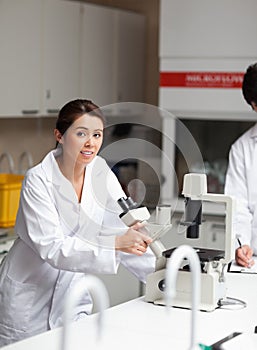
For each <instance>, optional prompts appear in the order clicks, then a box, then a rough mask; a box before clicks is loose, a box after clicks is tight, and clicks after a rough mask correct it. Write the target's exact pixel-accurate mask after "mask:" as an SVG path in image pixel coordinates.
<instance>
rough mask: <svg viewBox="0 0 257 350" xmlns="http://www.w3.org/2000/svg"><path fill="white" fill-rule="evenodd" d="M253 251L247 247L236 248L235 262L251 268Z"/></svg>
mask: <svg viewBox="0 0 257 350" xmlns="http://www.w3.org/2000/svg"><path fill="white" fill-rule="evenodd" d="M252 256H253V250H252V249H251V248H250V247H249V245H242V247H239V248H237V250H236V262H237V264H238V265H241V266H244V267H251V266H253V264H254V261H253V259H252Z"/></svg>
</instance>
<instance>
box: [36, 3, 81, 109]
mask: <svg viewBox="0 0 257 350" xmlns="http://www.w3.org/2000/svg"><path fill="white" fill-rule="evenodd" d="M79 33H80V4H79V3H78V2H71V1H63V0H44V24H43V108H42V110H43V113H56V112H57V111H58V110H59V109H60V107H62V106H63V105H64V104H65V103H66V102H68V101H69V100H71V99H74V98H77V97H78V95H79Z"/></svg>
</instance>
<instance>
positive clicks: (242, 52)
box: [160, 0, 257, 59]
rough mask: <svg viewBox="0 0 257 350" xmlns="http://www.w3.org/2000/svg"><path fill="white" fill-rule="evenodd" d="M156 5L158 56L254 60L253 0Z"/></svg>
mask: <svg viewBox="0 0 257 350" xmlns="http://www.w3.org/2000/svg"><path fill="white" fill-rule="evenodd" d="M160 4H161V11H160V18H161V20H160V31H161V33H160V56H161V57H163V58H167V57H175V58H181V57H188V58H189V59H192V58H195V57H201V58H204V57H207V58H209V57H211V58H217V57H221V58H228V59H230V58H244V57H251V58H255V57H256V55H257V46H256V45H255V44H254V43H255V40H256V39H255V35H256V33H257V21H256V13H257V1H256V0H244V1H242V0H226V1H224V0H216V1H211V2H210V1H206V0H194V1H187V0H161V2H160Z"/></svg>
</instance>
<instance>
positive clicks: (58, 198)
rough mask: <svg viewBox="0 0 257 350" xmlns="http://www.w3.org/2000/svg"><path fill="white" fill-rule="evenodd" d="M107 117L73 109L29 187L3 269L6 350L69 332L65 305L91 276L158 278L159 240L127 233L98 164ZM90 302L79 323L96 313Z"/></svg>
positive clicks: (1, 325)
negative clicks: (152, 247)
mask: <svg viewBox="0 0 257 350" xmlns="http://www.w3.org/2000/svg"><path fill="white" fill-rule="evenodd" d="M103 132H104V117H103V115H102V113H101V111H100V109H99V108H98V107H97V106H96V105H95V104H93V103H92V102H91V101H88V100H82V99H78V100H74V101H71V102H69V103H67V104H66V105H65V106H64V107H63V108H62V109H61V110H60V113H59V116H58V119H57V123H56V129H55V130H54V135H55V138H56V141H57V144H58V146H57V148H56V149H55V150H53V151H51V152H50V153H48V154H47V155H46V157H45V158H44V159H43V161H42V162H41V163H40V164H38V165H36V166H35V167H33V168H32V169H30V170H29V171H28V172H27V174H26V176H25V179H24V181H23V186H22V191H21V197H20V205H19V210H18V214H17V219H16V225H15V231H16V233H17V235H18V238H17V240H16V241H15V243H14V245H13V247H12V248H11V250H10V252H9V253H8V255H7V256H6V258H5V259H4V261H3V263H2V265H1V269H0V310H1V311H0V346H3V345H5V344H10V343H12V342H15V341H18V340H21V339H24V338H26V337H29V336H32V335H35V334H38V333H41V332H44V331H46V330H49V329H52V328H55V327H58V326H60V325H62V312H63V300H64V299H65V298H64V297H65V294H66V293H68V292H69V289H71V288H76V283H77V282H78V280H80V279H81V278H83V275H84V274H85V273H106V274H108V273H109V274H113V273H116V272H117V269H118V266H119V263H122V264H123V265H124V266H125V267H127V268H128V269H130V270H131V271H132V272H133V273H134V274H135V275H136V276H137V277H138V278H139V279H140V280H141V281H145V278H146V275H147V274H148V273H150V272H152V271H153V270H154V264H155V258H154V256H153V254H152V253H151V252H150V251H149V250H148V249H147V246H148V244H149V243H151V239H150V238H149V237H148V236H147V235H144V234H143V233H140V232H139V229H140V227H141V224H136V225H134V226H133V227H131V228H129V229H128V228H127V227H125V225H124V224H123V223H122V221H121V220H120V218H119V213H120V212H121V210H120V208H119V206H118V204H117V200H118V199H119V198H120V197H123V196H124V193H123V191H122V189H121V186H120V184H119V183H118V180H117V178H116V177H115V175H114V174H113V172H112V171H111V170H110V169H109V167H108V166H107V164H106V162H105V161H104V160H103V159H102V158H101V157H99V156H97V154H98V152H99V149H100V147H101V145H102V141H103ZM91 306H92V302H91V298H90V296H89V294H85V297H84V299H83V300H81V304H80V305H79V307H78V308H77V310H76V317H75V319H78V318H81V317H83V316H84V315H87V314H88V313H90V312H91Z"/></svg>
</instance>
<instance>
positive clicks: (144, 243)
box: [115, 222, 152, 256]
mask: <svg viewBox="0 0 257 350" xmlns="http://www.w3.org/2000/svg"><path fill="white" fill-rule="evenodd" d="M143 227H144V224H142V223H139V222H138V223H136V224H135V225H133V226H131V227H130V228H129V229H128V231H127V232H126V233H125V234H124V235H122V236H116V240H115V249H116V250H120V251H122V252H125V253H130V254H135V255H139V256H140V255H143V254H144V253H145V252H146V250H147V247H148V245H149V244H150V243H152V239H151V237H149V236H147V235H146V234H144V233H142V232H139V229H141V228H143Z"/></svg>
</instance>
